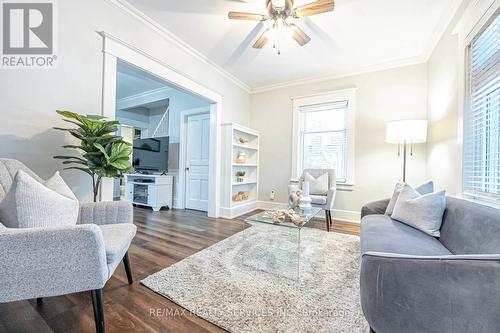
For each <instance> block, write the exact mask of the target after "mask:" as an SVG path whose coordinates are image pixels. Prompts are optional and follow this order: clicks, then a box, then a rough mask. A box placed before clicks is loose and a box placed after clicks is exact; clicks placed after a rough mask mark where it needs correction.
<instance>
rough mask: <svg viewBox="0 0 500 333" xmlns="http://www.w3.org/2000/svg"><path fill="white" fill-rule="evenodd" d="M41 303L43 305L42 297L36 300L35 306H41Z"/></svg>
mask: <svg viewBox="0 0 500 333" xmlns="http://www.w3.org/2000/svg"><path fill="white" fill-rule="evenodd" d="M42 303H43V297H38V298H37V299H36V304H37V305H42Z"/></svg>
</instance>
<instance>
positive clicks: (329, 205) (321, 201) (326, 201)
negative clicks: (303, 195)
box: [288, 169, 337, 232]
mask: <svg viewBox="0 0 500 333" xmlns="http://www.w3.org/2000/svg"><path fill="white" fill-rule="evenodd" d="M306 172H307V173H309V174H310V175H311V176H313V177H314V178H318V177H319V176H321V175H324V174H325V173H328V192H327V193H325V194H324V195H311V194H310V195H309V197H310V198H311V200H312V202H311V205H312V206H313V207H318V208H321V209H323V210H324V211H325V220H326V230H327V231H328V232H329V231H330V226H331V225H332V213H331V210H332V209H333V204H334V203H335V196H336V194H337V177H336V175H335V170H334V169H304V171H303V173H302V175H301V176H300V178H299V181H298V184H290V185H288V194H289V195H290V194H291V193H292V192H295V191H298V190H302V184H303V183H304V175H305V173H306Z"/></svg>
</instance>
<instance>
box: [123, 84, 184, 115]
mask: <svg viewBox="0 0 500 333" xmlns="http://www.w3.org/2000/svg"><path fill="white" fill-rule="evenodd" d="M173 90H174V89H173V88H170V87H161V88H156V89H153V90H148V91H145V92H142V93H138V94H135V95H130V96H127V97H123V98H120V99H119V100H117V101H116V109H117V110H122V109H127V108H132V107H135V106H139V105H143V104H148V103H152V102H156V101H161V100H163V99H167V98H169V96H170V92H171V91H173Z"/></svg>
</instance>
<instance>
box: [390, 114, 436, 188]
mask: <svg viewBox="0 0 500 333" xmlns="http://www.w3.org/2000/svg"><path fill="white" fill-rule="evenodd" d="M426 140H427V120H398V121H393V122H390V123H387V131H386V141H387V142H388V143H397V144H398V156H401V148H403V182H406V157H407V148H408V147H407V146H408V145H410V155H411V156H413V144H414V143H424V142H425V141H426Z"/></svg>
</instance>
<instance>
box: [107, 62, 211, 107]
mask: <svg viewBox="0 0 500 333" xmlns="http://www.w3.org/2000/svg"><path fill="white" fill-rule="evenodd" d="M155 92H156V93H155ZM134 97H137V98H134ZM155 97H156V99H155ZM116 99H117V102H118V103H117V107H118V106H119V105H120V102H123V101H124V100H128V102H129V103H128V104H130V105H134V103H135V102H137V103H139V102H141V103H140V105H134V107H138V106H141V107H144V108H156V107H158V106H161V105H163V104H166V99H169V100H170V106H171V107H174V108H175V109H178V110H185V109H189V108H196V107H201V106H206V105H208V104H209V102H208V101H207V100H205V99H204V98H202V97H199V96H196V95H194V94H192V93H190V92H187V91H185V90H183V89H180V88H178V87H176V86H175V85H173V84H170V83H168V82H166V81H164V80H162V79H160V78H158V77H156V76H154V75H152V74H150V73H148V72H145V71H143V70H141V69H139V68H137V67H134V66H132V65H130V64H128V63H126V62H124V61H121V60H120V61H118V64H117V71H116ZM131 99H132V100H131Z"/></svg>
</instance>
